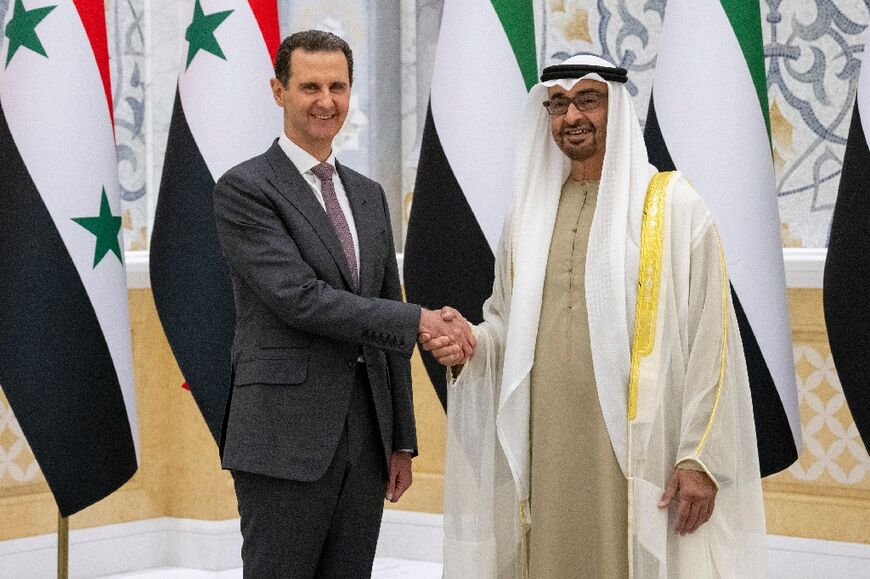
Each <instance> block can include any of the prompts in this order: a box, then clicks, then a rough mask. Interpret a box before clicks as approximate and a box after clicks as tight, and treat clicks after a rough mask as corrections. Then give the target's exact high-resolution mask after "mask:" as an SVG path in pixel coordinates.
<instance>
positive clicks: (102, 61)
mask: <svg viewBox="0 0 870 579" xmlns="http://www.w3.org/2000/svg"><path fill="white" fill-rule="evenodd" d="M73 4H75V7H76V10H78V13H79V18H81V19H82V24H83V25H84V27H85V32H86V33H87V35H88V39H89V40H90V42H91V49H92V50H93V52H94V58H95V59H96V61H97V68H98V69H99V71H100V78H102V79H103V90H104V91H105V93H106V105H107V106H108V110H109V120H110V122H111V123H112V126H114V123H115V113H114V111H113V110H112V78H111V75H110V73H109V41H108V37H107V34H106V7H105V4H104V3H103V0H73Z"/></svg>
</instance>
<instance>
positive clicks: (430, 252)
mask: <svg viewBox="0 0 870 579" xmlns="http://www.w3.org/2000/svg"><path fill="white" fill-rule="evenodd" d="M535 53H536V49H535V21H534V13H533V0H445V2H444V12H443V16H442V20H441V31H440V35H439V39H438V48H437V52H436V55H435V68H434V71H433V75H432V92H431V95H430V100H429V111H428V113H427V115H426V124H425V126H424V129H423V141H422V146H421V150H420V161H419V164H418V170H417V182H416V184H415V186H414V201H413V205H412V206H411V215H410V219H409V222H408V234H407V238H406V241H405V256H404V282H405V292H406V295H407V298H408V301H409V302H413V303H417V304H420V305H422V306H424V307H427V308H430V309H438V308H441V307H442V306H445V305H450V306H453V307H455V308H456V309H457V310H459V311H460V312H462V314H463V315H464V316H465V317H466V318H468V320H469V321H471V322H473V323H479V322H481V321H482V320H483V318H482V308H483V302H484V301H485V300H486V298H488V297H489V295H490V293H491V292H492V282H493V267H494V264H495V258H494V252H495V248H496V246H497V244H498V241H499V237H500V235H501V228H502V223H503V221H504V217H505V214H506V212H507V211H508V209H509V206H510V202H511V198H512V191H511V188H512V183H513V159H514V153H515V152H514V142H515V138H516V130H517V125H518V123H519V118H520V115H521V113H522V109H523V106H524V104H525V100H526V99H525V96H526V94H527V92H528V90H529V89H530V88H531V87H532V86H533V85H534V84H535V82H536V81H537V78H536V77H537V74H538V66H537V61H536V59H535ZM482 87H485V89H482ZM421 353H422V354H423V362H424V363H425V365H426V369H427V371H428V373H429V377H430V378H431V379H432V383H433V384H434V386H435V390H436V392H437V393H438V397H439V398H440V400H441V404H442V405H444V406H445V407H446V404H447V394H446V378H445V375H444V368H443V367H442V366H439V365H438V364H437V362H435V359H434V358H433V357H432V356H431V355H430V354H429V353H428V352H423V351H422V350H421Z"/></svg>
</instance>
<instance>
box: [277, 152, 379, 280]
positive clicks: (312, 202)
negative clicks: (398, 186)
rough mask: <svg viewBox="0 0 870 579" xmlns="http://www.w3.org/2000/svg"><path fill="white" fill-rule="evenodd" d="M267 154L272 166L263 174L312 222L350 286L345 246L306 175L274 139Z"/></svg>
mask: <svg viewBox="0 0 870 579" xmlns="http://www.w3.org/2000/svg"><path fill="white" fill-rule="evenodd" d="M266 158H267V159H268V161H269V164H270V165H271V166H272V171H273V174H272V175H269V176H267V177H266V178H267V180H268V181H269V182H270V183H271V184H272V186H273V187H275V189H276V190H277V191H279V192H280V193H281V195H283V196H284V198H285V199H287V201H289V202H290V204H292V205H293V207H295V208H296V210H297V211H299V213H301V214H302V216H303V217H305V219H306V220H307V221H308V223H310V224H311V227H312V228H313V229H314V231H315V232H316V233H317V235H318V236H319V237H320V239H321V241H323V244H324V245H325V246H326V248H327V249H328V250H329V253H330V254H331V255H332V258H333V259H334V260H335V263H336V265H337V266H338V269H339V270H340V271H341V276H342V277H343V278H344V281H345V283H347V285H348V286H349V287H353V281H352V279H353V278H351V275H350V269H349V268H348V267H347V260H346V258H345V256H344V250H343V249H342V248H341V242H340V241H339V240H338V235H336V233H335V228H334V227H333V226H332V221H331V220H330V219H329V216H328V215H327V214H326V211H324V210H323V206H321V205H320V203H319V202H318V201H317V198H316V197H315V196H314V193H313V192H312V191H311V186H310V185H309V184H308V182H307V181H305V178H304V177H302V175H301V174H300V173H299V171H298V170H296V166H295V165H293V162H292V161H290V159H289V158H287V155H286V154H285V153H284V151H283V150H282V149H281V146H280V145H278V140H277V139H276V140H275V142H274V143H273V144H272V146H271V147H270V148H269V150H268V151H266ZM354 219H356V212H354ZM357 227H358V226H357ZM360 246H362V240H360ZM360 285H362V282H360Z"/></svg>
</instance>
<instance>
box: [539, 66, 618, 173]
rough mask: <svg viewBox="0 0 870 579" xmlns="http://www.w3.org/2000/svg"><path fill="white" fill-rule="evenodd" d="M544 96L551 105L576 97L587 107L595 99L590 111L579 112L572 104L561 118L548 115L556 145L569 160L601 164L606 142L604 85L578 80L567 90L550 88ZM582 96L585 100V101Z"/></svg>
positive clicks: (605, 94)
mask: <svg viewBox="0 0 870 579" xmlns="http://www.w3.org/2000/svg"><path fill="white" fill-rule="evenodd" d="M547 93H548V95H549V99H550V101H551V102H552V101H553V100H557V99H567V100H568V101H574V99H575V98H578V97H579V99H580V101H581V102H583V103H585V104H586V105H587V106H588V105H589V104H590V103H593V102H594V101H595V99H596V98H597V100H598V103H597V106H596V107H594V108H592V109H591V110H586V111H581V110H579V109H578V108H577V107H576V106H575V105H574V104H573V102H572V104H571V105H570V106H569V107H568V110H567V112H566V113H565V114H564V115H551V116H550V130H551V131H552V132H553V139H555V141H556V144H557V145H559V148H560V149H562V152H563V153H565V155H566V156H567V157H568V158H569V159H571V160H572V161H587V160H590V159H600V160H601V162H602V163H603V162H604V148H605V145H606V143H607V85H606V84H604V83H603V82H599V81H597V80H580V81H579V82H578V83H577V84H575V85H574V87H573V88H572V89H571V90H569V91H566V90H565V89H564V88H562V87H561V86H558V85H557V86H551V87H550V88H549V89H548V90H547ZM583 97H587V98H586V100H585V101H584V100H583Z"/></svg>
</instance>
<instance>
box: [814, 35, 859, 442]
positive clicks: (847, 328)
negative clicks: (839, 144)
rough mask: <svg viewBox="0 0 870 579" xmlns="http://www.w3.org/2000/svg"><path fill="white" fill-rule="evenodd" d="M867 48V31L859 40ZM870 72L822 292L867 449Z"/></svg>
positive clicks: (840, 371)
mask: <svg viewBox="0 0 870 579" xmlns="http://www.w3.org/2000/svg"><path fill="white" fill-rule="evenodd" d="M868 47H870V29H868V33H867V36H866V37H865V41H864V50H865V57H864V58H865V62H866V58H867V57H866V51H867V50H868ZM867 135H870V70H868V69H867V68H865V69H864V72H863V73H862V74H861V75H860V77H859V78H858V96H857V98H856V100H855V109H854V111H853V113H852V124H851V126H850V127H849V138H848V141H847V142H846V154H845V156H844V158H843V173H842V175H841V176H840V190H839V194H838V195H837V204H836V206H835V207H834V219H833V221H832V223H831V237H830V240H829V241H828V257H827V260H826V261H825V279H824V284H823V288H824V289H823V292H822V293H823V296H824V304H825V323H826V324H827V326H828V341H829V343H830V345H831V355H832V356H833V358H834V365H835V366H836V368H837V375H838V376H839V378H840V384H841V385H842V387H843V394H845V396H846V402H847V403H848V405H849V410H850V411H851V412H852V418H853V419H854V420H855V425H856V426H857V427H858V432H859V434H860V435H861V438H862V439H863V440H864V447H865V448H867V449H870V355H868V352H870V289H868V284H870V148H868V142H867Z"/></svg>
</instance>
